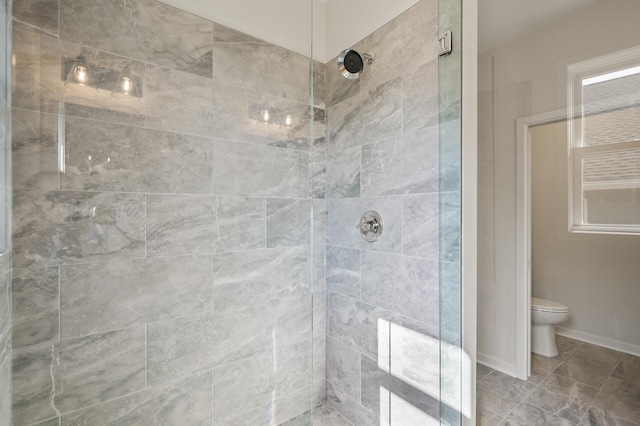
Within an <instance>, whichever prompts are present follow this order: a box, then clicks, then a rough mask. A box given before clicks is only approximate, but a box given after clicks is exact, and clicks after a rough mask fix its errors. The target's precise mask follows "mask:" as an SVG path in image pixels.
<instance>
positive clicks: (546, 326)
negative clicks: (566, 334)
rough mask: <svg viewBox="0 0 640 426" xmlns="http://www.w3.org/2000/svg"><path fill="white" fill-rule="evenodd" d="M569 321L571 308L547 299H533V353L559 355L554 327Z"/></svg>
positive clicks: (549, 355) (550, 355)
mask: <svg viewBox="0 0 640 426" xmlns="http://www.w3.org/2000/svg"><path fill="white" fill-rule="evenodd" d="M568 319H569V308H567V307H566V306H564V305H562V304H560V303H558V302H554V301H552V300H547V299H539V298H537V297H532V298H531V352H533V353H536V354H538V355H544V356H548V357H554V356H556V355H558V346H557V345H556V332H555V328H554V326H555V325H556V324H560V323H561V322H565V321H566V320H568Z"/></svg>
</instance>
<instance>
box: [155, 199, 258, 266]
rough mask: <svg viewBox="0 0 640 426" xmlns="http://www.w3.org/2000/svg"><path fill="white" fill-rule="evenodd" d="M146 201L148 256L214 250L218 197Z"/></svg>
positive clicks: (177, 254) (209, 251)
mask: <svg viewBox="0 0 640 426" xmlns="http://www.w3.org/2000/svg"><path fill="white" fill-rule="evenodd" d="M146 201H147V210H146V220H147V256H148V257H157V256H180V255H188V254H199V253H213V252H214V251H215V249H216V246H217V242H218V239H219V238H220V234H219V232H220V229H219V227H218V223H217V218H218V209H217V207H218V203H217V201H218V199H217V197H214V196H212V195H159V194H148V195H147V196H146ZM263 226H264V219H263ZM263 234H264V231H263Z"/></svg>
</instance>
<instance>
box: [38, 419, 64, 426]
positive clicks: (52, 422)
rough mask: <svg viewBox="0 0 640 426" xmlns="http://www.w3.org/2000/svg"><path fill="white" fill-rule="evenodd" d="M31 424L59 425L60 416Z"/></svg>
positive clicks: (42, 425) (40, 425)
mask: <svg viewBox="0 0 640 426" xmlns="http://www.w3.org/2000/svg"><path fill="white" fill-rule="evenodd" d="M32 426H60V417H54V418H52V419H49V420H45V421H42V422H39V423H34V424H33V425H32Z"/></svg>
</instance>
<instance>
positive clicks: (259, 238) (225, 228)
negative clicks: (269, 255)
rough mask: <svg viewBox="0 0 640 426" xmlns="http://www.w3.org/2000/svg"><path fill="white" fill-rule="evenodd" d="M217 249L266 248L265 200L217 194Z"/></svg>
mask: <svg viewBox="0 0 640 426" xmlns="http://www.w3.org/2000/svg"><path fill="white" fill-rule="evenodd" d="M216 210H217V213H218V217H217V226H218V241H217V243H216V246H215V249H216V251H217V252H220V251H234V250H251V249H258V248H263V247H265V240H266V237H265V226H266V225H265V216H266V212H265V210H266V207H265V200H264V199H262V198H246V197H239V196H219V197H218V205H217V209H216Z"/></svg>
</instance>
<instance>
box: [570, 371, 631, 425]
mask: <svg viewBox="0 0 640 426" xmlns="http://www.w3.org/2000/svg"><path fill="white" fill-rule="evenodd" d="M621 362H622V359H620V361H618V363H617V364H616V366H615V367H614V368H613V371H611V374H609V376H608V377H607V379H606V380H605V381H604V382H602V386H600V389H598V393H597V394H596V396H595V398H593V400H592V401H591V403H590V404H589V406H588V407H587V409H586V410H585V412H584V414H583V415H582V417H580V421H579V422H578V424H580V423H582V421H583V420H584V419H585V418H586V417H588V416H589V410H591V407H593V403H594V402H596V399H598V397H599V396H600V394H601V393H602V389H604V385H606V384H607V382H608V381H609V379H611V377H613V373H615V372H616V369H617V368H618V366H619V365H620V363H621Z"/></svg>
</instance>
